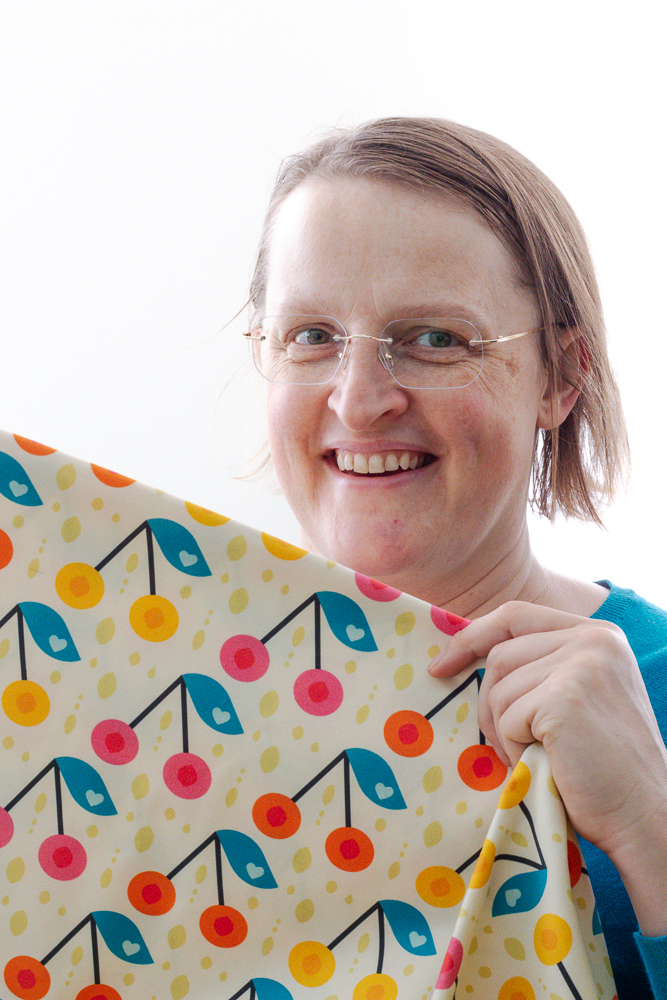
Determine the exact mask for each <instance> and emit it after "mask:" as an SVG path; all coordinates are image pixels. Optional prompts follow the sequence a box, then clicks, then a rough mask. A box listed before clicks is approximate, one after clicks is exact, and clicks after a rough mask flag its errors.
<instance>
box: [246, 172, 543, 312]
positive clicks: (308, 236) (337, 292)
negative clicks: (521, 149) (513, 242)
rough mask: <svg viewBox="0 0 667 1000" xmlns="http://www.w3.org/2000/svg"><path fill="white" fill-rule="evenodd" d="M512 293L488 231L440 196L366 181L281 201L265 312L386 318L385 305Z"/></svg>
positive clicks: (514, 281)
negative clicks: (361, 311)
mask: <svg viewBox="0 0 667 1000" xmlns="http://www.w3.org/2000/svg"><path fill="white" fill-rule="evenodd" d="M521 289H523V290H524V292H525V287H524V286H523V285H522V283H521V281H520V279H519V275H518V268H517V266H516V264H515V261H514V259H513V257H512V256H511V254H510V253H509V251H508V250H507V249H506V248H505V246H504V245H503V244H502V243H501V241H500V240H499V239H498V237H497V236H496V235H495V233H494V232H493V231H492V230H491V229H490V227H489V226H488V225H487V224H486V222H485V221H484V220H483V219H482V218H481V216H480V215H479V214H478V213H477V212H476V211H475V210H474V209H472V208H471V207H469V206H468V205H466V204H464V203H463V202H462V201H460V200H458V199H457V198H455V197H454V196H450V195H447V194H440V193H435V192H425V193H422V192H417V191H413V190H411V189H410V188H408V187H405V186H402V185H397V184H391V183H388V182H385V181H378V180H368V179H365V178H349V177H347V178H336V179H333V180H322V179H315V180H309V181H307V182H305V183H304V184H301V185H300V186H299V187H297V188H296V189H295V190H294V191H293V192H292V193H291V194H290V195H289V196H288V198H287V199H286V200H285V202H284V203H283V205H282V206H281V208H280V210H279V211H278V213H277V216H276V219H275V221H274V227H273V232H272V236H271V244H270V249H269V255H268V280H267V303H266V305H267V310H271V311H285V309H286V308H290V309H294V310H296V309H299V310H301V309H306V308H307V310H308V311H321V312H335V314H336V315H338V316H339V318H343V316H342V314H341V309H343V310H344V309H347V310H350V309H352V308H354V306H355V305H359V304H360V303H362V304H364V305H365V306H370V305H371V304H372V305H373V308H374V310H375V311H376V312H378V313H382V311H383V310H386V311H388V312H391V311H392V310H393V308H394V304H395V302H394V300H398V301H400V302H401V303H402V306H403V309H405V308H409V306H410V305H417V304H418V303H419V304H423V305H427V304H428V300H433V303H434V305H435V304H436V302H438V303H439V302H442V304H443V305H444V304H446V302H447V301H452V302H454V301H456V302H461V303H467V304H469V305H470V307H471V308H473V309H474V308H476V307H482V308H486V307H488V306H490V305H492V303H493V300H498V302H496V304H499V303H500V300H502V299H503V298H506V297H507V296H508V295H511V294H513V293H514V292H518V291H519V290H521ZM336 310H337V311H336ZM403 314H404V315H405V313H404V312H403Z"/></svg>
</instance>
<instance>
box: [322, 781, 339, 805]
mask: <svg viewBox="0 0 667 1000" xmlns="http://www.w3.org/2000/svg"><path fill="white" fill-rule="evenodd" d="M335 794H336V786H335V785H327V787H326V788H325V789H324V791H323V792H322V805H323V806H328V805H329V803H330V802H332V801H333V797H334V795H335Z"/></svg>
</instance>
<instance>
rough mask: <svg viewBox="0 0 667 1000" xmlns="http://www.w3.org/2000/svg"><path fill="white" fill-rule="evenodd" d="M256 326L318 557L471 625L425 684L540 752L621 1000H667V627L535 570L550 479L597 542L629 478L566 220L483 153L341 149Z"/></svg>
mask: <svg viewBox="0 0 667 1000" xmlns="http://www.w3.org/2000/svg"><path fill="white" fill-rule="evenodd" d="M251 303H252V308H253V331H252V333H251V334H250V336H251V337H252V338H253V353H254V358H255V362H256V364H257V366H258V368H259V370H260V371H261V373H262V374H263V375H264V376H265V377H266V378H267V379H268V380H269V386H268V418H269V448H270V455H271V460H272V462H273V465H274V468H275V471H276V474H277V476H278V479H279V481H280V484H281V486H282V489H283V492H284V493H285V496H286V497H287V500H288V502H289V504H290V506H291V507H292V509H293V510H294V512H295V514H296V516H297V518H298V520H299V522H300V525H301V529H302V533H303V541H304V544H305V545H306V546H307V547H308V548H310V549H311V550H313V551H315V552H318V553H320V554H321V555H324V556H327V557H329V558H331V559H334V560H336V561H338V562H341V563H343V564H345V565H348V566H350V567H353V568H354V569H355V570H357V571H359V572H361V573H363V574H366V575H368V576H371V577H374V578H377V579H380V580H382V581H383V582H385V583H387V584H390V585H391V586H393V587H396V588H398V589H400V590H404V591H408V592H410V593H412V594H414V595H416V596H417V597H420V598H422V599H424V600H425V601H429V602H430V603H432V604H436V605H439V606H441V607H444V608H447V609H448V610H450V611H453V612H455V613H456V614H459V615H462V616H464V617H467V618H469V619H472V624H470V625H469V626H468V627H467V628H466V629H465V630H463V631H462V632H460V633H458V635H457V636H456V637H455V639H454V640H453V641H452V642H451V643H450V644H449V645H448V647H447V650H446V652H445V653H444V654H441V655H440V656H439V657H438V658H437V659H436V660H435V661H434V662H433V663H432V664H431V667H430V669H431V672H432V673H433V674H435V675H436V676H441V677H449V676H453V675H455V674H456V673H457V672H459V671H460V670H462V669H464V668H466V667H467V666H469V664H471V663H472V662H473V661H474V659H476V658H477V657H479V656H485V657H487V669H486V674H485V677H484V682H483V685H482V689H481V692H480V709H479V712H480V726H481V728H482V730H483V731H484V733H485V735H486V737H487V739H488V740H489V742H491V743H492V744H493V745H494V746H495V747H496V749H497V752H498V754H499V755H500V756H501V757H502V759H503V760H504V761H505V762H507V763H509V762H511V763H512V764H514V763H515V762H516V761H517V760H518V758H519V757H520V755H521V752H522V750H523V748H524V747H525V746H526V745H527V744H529V743H531V742H533V741H535V740H539V741H541V742H542V743H543V744H544V746H545V748H546V751H547V753H548V755H549V758H550V762H551V767H552V770H553V773H554V777H555V780H556V783H557V784H558V787H559V789H560V791H561V794H562V797H563V799H564V802H565V804H566V807H567V810H568V812H569V815H570V817H571V820H572V822H573V824H574V826H575V828H576V829H577V831H578V832H579V834H580V836H581V837H582V838H583V844H582V846H583V851H584V857H585V860H586V864H587V866H588V868H589V871H590V874H591V877H592V880H593V885H594V889H595V890H596V894H597V898H598V905H599V909H600V913H601V918H602V923H603V926H604V930H605V933H606V937H607V942H608V946H609V949H610V953H611V959H612V965H613V968H614V974H615V977H616V982H617V986H618V988H619V996H620V997H633V998H638V997H648V996H651V992H650V988H649V985H648V980H647V976H646V973H645V971H644V969H643V968H642V964H643V963H644V964H645V965H646V968H647V970H648V975H649V976H650V978H651V982H652V987H653V990H654V993H655V995H656V996H667V904H665V900H666V899H667V866H666V865H665V864H664V860H665V858H666V857H667V822H666V820H667V751H666V750H665V746H664V743H663V740H662V738H661V735H660V730H659V727H658V724H657V722H656V717H655V715H654V712H653V709H652V707H651V703H650V701H649V696H648V694H647V690H646V685H648V686H649V687H650V689H651V697H652V699H653V701H654V704H655V707H656V710H657V711H658V714H659V716H660V719H661V723H662V724H663V726H667V706H666V705H665V695H664V694H663V690H664V687H663V685H662V684H661V670H662V669H664V665H665V663H667V614H665V613H664V612H661V611H659V610H658V609H656V608H654V607H653V606H651V605H649V604H647V603H646V602H644V601H642V600H641V599H639V598H637V597H636V595H634V594H632V592H629V591H622V590H620V589H619V588H616V587H613V586H611V585H610V584H608V583H607V582H603V583H587V582H581V581H576V580H572V579H569V578H565V577H562V576H558V575H556V574H554V573H552V572H550V571H549V570H547V569H545V568H544V567H542V566H540V565H539V564H538V562H537V561H536V559H535V558H534V556H533V555H532V553H531V550H530V543H529V538H528V530H527V524H526V505H527V502H528V500H529V496H530V485H531V480H532V484H533V496H532V502H533V503H534V504H535V505H536V506H537V508H538V509H539V510H540V511H541V513H543V514H546V515H553V514H555V512H556V511H558V510H559V509H560V510H561V511H563V512H564V513H565V514H568V515H571V516H578V517H582V518H588V519H592V520H594V521H599V514H598V509H599V502H600V499H601V498H603V497H605V496H608V495H610V493H611V491H612V488H613V486H614V483H615V480H616V479H617V477H618V475H619V471H620V468H621V465H622V461H623V458H624V450H625V432H624V428H623V424H622V418H621V416H620V408H619V405H618V400H617V391H616V387H615V385H614V382H613V378H612V376H611V373H610V370H609V366H608V362H607V359H606V354H605V346H604V332H603V323H602V315H601V308H600V304H599V298H598V293H597V288H596V284H595V279H594V275H593V269H592V264H591V261H590V258H589V255H588V251H587V247H586V242H585V238H584V236H583V233H582V232H581V229H580V227H579V224H578V222H577V220H576V218H575V217H574V215H573V213H572V210H571V209H570V207H569V206H568V204H567V203H566V202H565V200H564V198H563V197H562V195H561V194H560V192H559V191H558V190H557V189H556V188H555V187H554V186H553V185H552V184H551V183H550V182H549V181H548V180H547V178H545V177H544V176H543V175H542V174H541V173H540V172H539V171H538V170H537V169H536V168H535V167H534V166H533V165H532V164H531V163H529V162H528V161H527V160H525V159H524V158H523V157H522V156H520V155H519V154H518V153H517V152H516V151H514V150H513V149H511V148H510V147H508V146H506V145H505V144H503V143H501V142H499V141H498V140H496V139H494V138H492V137H490V136H488V135H484V134H482V133H479V132H475V131H474V130H472V129H468V128H464V127H462V126H459V125H455V124H452V123H449V122H445V121H440V120H434V119H387V120H380V121H376V122H371V123H369V124H367V125H365V126H362V127H360V128H358V129H355V130H351V131H349V132H336V133H334V134H332V135H330V136H329V137H327V138H325V139H324V140H322V141H321V142H319V143H318V144H317V145H315V146H313V147H312V148H311V149H309V150H307V151H306V152H305V153H303V154H301V155H297V156H295V157H292V158H291V159H289V160H288V161H287V162H286V164H285V165H284V167H283V169H282V171H281V174H280V176H279V178H278V181H277V184H276V187H275V190H274V193H273V197H272V201H271V205H270V208H269V212H268V216H267V220H266V224H265V229H264V234H263V237H262V242H261V246H260V252H259V256H258V262H257V267H256V272H255V276H254V279H253V283H252V290H251ZM619 626H620V627H619ZM624 630H625V631H624ZM626 632H627V636H626V634H625V633H626ZM638 661H639V663H638ZM642 674H643V675H644V679H645V680H644V679H643V677H642ZM645 681H646V684H645ZM619 876H620V878H619ZM621 880H622V883H621ZM631 906H632V907H634V913H635V915H636V921H635V918H633V915H632V909H631ZM637 924H638V925H639V928H640V932H641V933H640V934H638V935H637V936H636V939H635V941H633V939H632V931H633V930H634V929H635V928H636V926H637ZM640 956H641V957H640ZM642 960H643V963H642Z"/></svg>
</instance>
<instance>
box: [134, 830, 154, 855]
mask: <svg viewBox="0 0 667 1000" xmlns="http://www.w3.org/2000/svg"><path fill="white" fill-rule="evenodd" d="M152 844H153V831H152V829H151V828H150V826H142V828H141V830H137V832H136V834H135V835H134V846H135V847H136V849H137V851H138V852H139V854H142V853H143V852H144V851H147V850H148V848H149V847H151V846H152Z"/></svg>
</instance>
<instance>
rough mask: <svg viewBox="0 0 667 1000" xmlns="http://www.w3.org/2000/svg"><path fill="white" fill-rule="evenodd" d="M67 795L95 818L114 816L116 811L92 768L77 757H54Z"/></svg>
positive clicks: (105, 788)
mask: <svg viewBox="0 0 667 1000" xmlns="http://www.w3.org/2000/svg"><path fill="white" fill-rule="evenodd" d="M56 764H57V765H58V767H59V768H60V773H61V774H62V776H63V778H64V779H65V784H66V785H67V787H68V789H69V793H70V795H71V796H72V798H73V799H74V801H75V802H76V803H77V805H80V806H81V808H82V809H85V810H86V811H87V812H90V813H95V815H96V816H115V815H116V813H117V812H118V810H117V809H116V807H115V805H114V804H113V802H112V800H111V796H110V795H109V792H108V791H107V786H106V785H105V784H104V782H103V781H102V778H101V777H100V775H99V774H98V773H97V771H96V770H95V768H94V767H91V766H90V764H88V763H86V761H85V760H79V758H78V757H56Z"/></svg>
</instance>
